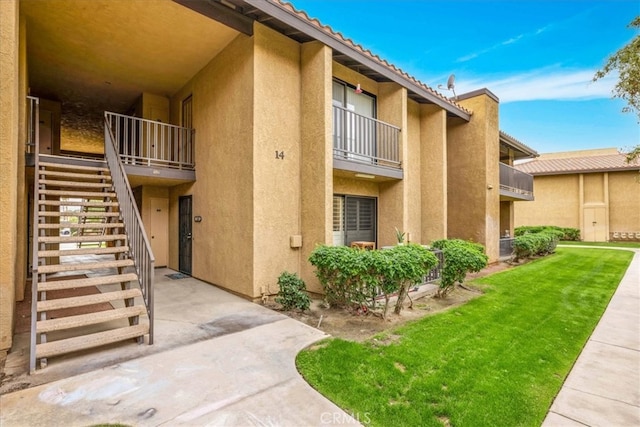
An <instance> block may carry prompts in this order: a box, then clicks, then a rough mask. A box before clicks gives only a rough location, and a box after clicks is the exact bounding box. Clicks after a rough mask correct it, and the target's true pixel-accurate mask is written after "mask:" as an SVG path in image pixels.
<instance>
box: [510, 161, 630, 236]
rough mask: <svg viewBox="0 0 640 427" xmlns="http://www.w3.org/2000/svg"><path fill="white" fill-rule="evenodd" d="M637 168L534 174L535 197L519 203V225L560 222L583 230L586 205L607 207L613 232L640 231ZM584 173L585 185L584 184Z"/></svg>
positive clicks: (517, 212)
mask: <svg viewBox="0 0 640 427" xmlns="http://www.w3.org/2000/svg"><path fill="white" fill-rule="evenodd" d="M637 175H638V173H637V172H636V171H623V172H608V173H606V174H605V173H589V174H567V175H545V176H535V177H534V188H535V200H534V201H532V202H526V203H515V204H514V206H515V224H516V226H522V225H546V224H549V225H557V226H560V227H572V228H578V229H580V230H581V232H582V233H581V234H582V236H583V237H584V236H585V232H584V227H585V225H584V224H583V222H584V221H583V215H584V213H583V210H584V208H593V207H601V208H605V210H606V214H607V215H606V216H605V217H606V218H608V224H606V226H605V228H606V229H607V230H608V232H609V233H613V232H627V233H628V232H638V231H640V209H638V205H639V204H640V184H638V182H637V181H636V177H637ZM581 176H582V186H581V184H580V180H581Z"/></svg>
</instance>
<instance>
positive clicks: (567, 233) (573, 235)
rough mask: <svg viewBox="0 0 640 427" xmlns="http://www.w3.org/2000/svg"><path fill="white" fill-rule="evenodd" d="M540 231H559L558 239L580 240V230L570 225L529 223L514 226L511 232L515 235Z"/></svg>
mask: <svg viewBox="0 0 640 427" xmlns="http://www.w3.org/2000/svg"><path fill="white" fill-rule="evenodd" d="M542 231H559V232H561V233H562V236H561V237H560V240H570V241H579V240H580V230H579V229H577V228H570V227H558V226H555V225H533V226H531V225H529V226H522V227H516V229H515V230H514V232H513V234H514V236H515V237H518V236H524V235H525V234H530V233H540V232H542Z"/></svg>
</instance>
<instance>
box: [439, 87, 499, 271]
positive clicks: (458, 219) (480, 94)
mask: <svg viewBox="0 0 640 427" xmlns="http://www.w3.org/2000/svg"><path fill="white" fill-rule="evenodd" d="M458 102H459V103H460V104H461V105H462V106H464V107H465V108H467V109H469V110H471V111H473V115H472V116H471V120H470V121H469V122H468V123H462V124H455V125H452V126H450V128H449V130H448V131H449V132H448V137H447V169H448V172H447V181H448V185H449V188H448V205H449V206H448V213H447V217H448V224H447V226H448V235H449V236H448V237H450V238H462V239H466V240H473V241H474V242H478V243H482V244H483V245H484V246H485V247H486V250H487V255H488V256H489V262H496V261H497V260H498V259H499V256H500V169H499V160H500V147H499V146H500V130H499V123H498V98H497V97H496V96H495V95H494V94H493V93H491V92H490V91H489V90H487V89H481V90H478V91H475V92H472V93H469V94H466V95H461V96H459V97H458Z"/></svg>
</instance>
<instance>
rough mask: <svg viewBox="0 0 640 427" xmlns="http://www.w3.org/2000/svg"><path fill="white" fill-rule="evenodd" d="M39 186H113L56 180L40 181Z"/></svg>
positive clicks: (100, 183) (102, 183)
mask: <svg viewBox="0 0 640 427" xmlns="http://www.w3.org/2000/svg"><path fill="white" fill-rule="evenodd" d="M38 183H39V184H42V185H45V186H47V187H50V186H51V187H65V188H67V187H68V188H72V187H78V188H91V189H95V188H111V187H112V186H113V185H112V184H111V183H108V182H84V181H59V180H57V179H41V180H39V181H38Z"/></svg>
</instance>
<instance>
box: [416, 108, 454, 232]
mask: <svg viewBox="0 0 640 427" xmlns="http://www.w3.org/2000/svg"><path fill="white" fill-rule="evenodd" d="M420 109H421V120H420V145H421V150H420V178H421V212H422V215H421V226H422V235H421V241H422V243H425V244H429V243H431V242H432V241H434V240H438V239H444V238H446V237H447V213H448V208H447V206H448V201H447V113H446V111H445V110H443V109H441V108H440V107H438V106H435V105H421V106H420Z"/></svg>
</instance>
